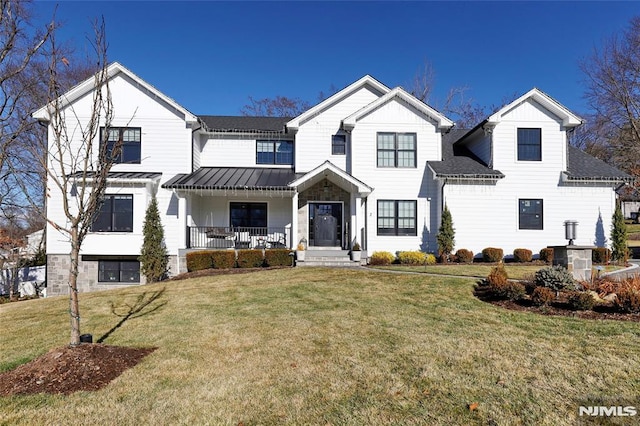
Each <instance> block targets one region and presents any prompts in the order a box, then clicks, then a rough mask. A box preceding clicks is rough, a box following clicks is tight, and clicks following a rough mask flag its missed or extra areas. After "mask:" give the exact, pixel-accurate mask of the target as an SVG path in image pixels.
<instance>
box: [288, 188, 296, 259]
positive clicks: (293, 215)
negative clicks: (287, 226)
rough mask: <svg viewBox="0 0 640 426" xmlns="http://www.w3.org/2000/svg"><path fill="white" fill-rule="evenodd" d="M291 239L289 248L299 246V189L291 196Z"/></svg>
mask: <svg viewBox="0 0 640 426" xmlns="http://www.w3.org/2000/svg"><path fill="white" fill-rule="evenodd" d="M290 240H291V241H289V248H290V249H295V248H296V247H297V246H298V190H297V189H296V191H295V192H294V193H293V197H291V238H290Z"/></svg>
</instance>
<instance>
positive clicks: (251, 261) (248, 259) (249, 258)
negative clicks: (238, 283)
mask: <svg viewBox="0 0 640 426" xmlns="http://www.w3.org/2000/svg"><path fill="white" fill-rule="evenodd" d="M237 263H238V268H260V267H262V265H263V264H264V255H263V254H262V250H238V259H237Z"/></svg>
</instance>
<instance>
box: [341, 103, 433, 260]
mask: <svg viewBox="0 0 640 426" xmlns="http://www.w3.org/2000/svg"><path fill="white" fill-rule="evenodd" d="M379 132H394V133H396V132H397V133H415V134H416V144H417V157H416V167H415V168H393V167H378V166H377V134H378V133H379ZM351 143H352V155H353V162H352V169H353V173H352V174H353V176H354V177H356V178H357V179H360V180H361V181H363V182H365V183H366V184H367V185H369V186H370V187H372V188H373V192H372V193H371V194H370V195H369V196H368V197H367V218H366V225H367V250H368V252H369V253H371V252H373V251H390V252H392V253H393V252H395V251H406V250H421V249H422V250H428V251H432V249H434V243H435V234H434V232H437V225H436V222H435V217H434V216H435V215H434V213H435V208H436V206H437V200H438V198H439V195H438V188H437V187H438V185H437V183H436V182H435V181H434V180H433V177H432V175H431V172H430V170H429V169H428V168H427V167H426V164H427V161H432V160H439V159H440V157H441V134H440V133H439V132H438V131H437V129H436V126H435V124H434V123H433V122H431V121H430V120H429V119H428V118H426V117H424V116H423V115H422V114H420V113H418V112H417V111H414V110H413V109H412V108H410V107H408V106H406V105H405V104H403V103H400V102H398V101H396V100H392V101H390V102H388V103H386V104H384V105H382V106H381V107H380V108H378V109H377V110H376V111H373V112H372V113H371V114H369V115H367V116H366V117H363V118H362V119H360V120H359V121H358V122H357V124H356V126H355V128H354V129H353V131H352V134H351ZM378 200H415V201H416V207H417V217H416V220H417V235H416V236H378V235H377V233H378V232H377V205H378V203H377V202H378ZM434 226H435V227H436V229H435V231H434ZM433 251H435V249H434V250H433Z"/></svg>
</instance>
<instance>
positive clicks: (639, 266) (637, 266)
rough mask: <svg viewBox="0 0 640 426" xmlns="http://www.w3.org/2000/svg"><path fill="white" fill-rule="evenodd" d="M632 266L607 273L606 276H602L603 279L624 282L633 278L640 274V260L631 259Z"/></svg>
mask: <svg viewBox="0 0 640 426" xmlns="http://www.w3.org/2000/svg"><path fill="white" fill-rule="evenodd" d="M629 263H630V264H631V266H628V267H626V268H624V269H619V270H617V271H613V272H607V273H605V274H601V275H600V276H601V277H608V278H614V279H616V280H622V279H625V278H629V277H633V276H635V275H639V274H640V260H639V259H631V260H629Z"/></svg>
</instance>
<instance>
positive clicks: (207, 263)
mask: <svg viewBox="0 0 640 426" xmlns="http://www.w3.org/2000/svg"><path fill="white" fill-rule="evenodd" d="M186 257H187V271H189V272H193V271H202V270H203V269H211V268H213V263H212V262H211V251H208V250H203V251H192V252H189V253H187V256H186Z"/></svg>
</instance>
